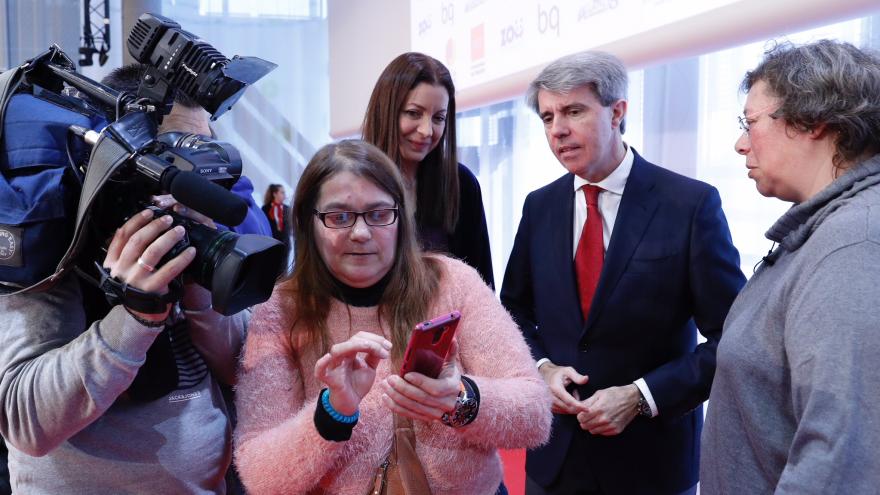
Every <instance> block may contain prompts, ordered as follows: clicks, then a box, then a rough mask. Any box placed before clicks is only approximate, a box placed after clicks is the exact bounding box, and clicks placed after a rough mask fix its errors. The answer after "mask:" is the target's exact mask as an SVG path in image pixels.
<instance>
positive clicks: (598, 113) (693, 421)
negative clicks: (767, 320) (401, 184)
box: [501, 52, 745, 495]
mask: <svg viewBox="0 0 880 495" xmlns="http://www.w3.org/2000/svg"><path fill="white" fill-rule="evenodd" d="M626 87H627V73H626V69H625V68H624V67H623V64H622V63H621V62H620V61H619V60H618V59H617V58H615V57H613V56H611V55H609V54H606V53H602V52H582V53H577V54H574V55H570V56H566V57H563V58H561V59H559V60H557V61H555V62H553V63H551V64H550V65H549V66H547V67H546V68H545V69H544V70H543V71H542V72H541V73H540V74H539V75H538V77H537V78H536V79H535V80H534V81H532V83H531V85H530V87H529V92H528V101H529V104H530V105H531V106H532V107H533V108H534V109H535V110H536V112H537V113H538V115H539V116H540V117H541V120H542V121H543V122H544V130H545V132H546V135H547V141H548V143H549V144H550V147H551V149H552V150H553V153H554V154H555V155H556V157H557V158H558V159H559V161H560V162H561V163H562V165H563V166H564V167H565V169H566V170H568V172H569V173H567V174H566V175H564V176H563V177H561V178H560V179H558V180H556V181H554V182H553V183H551V184H549V185H547V186H545V187H543V188H541V189H538V190H536V191H533V192H532V193H530V194H529V195H528V197H527V198H526V201H525V205H524V206H523V214H522V220H521V222H520V225H519V230H518V231H517V235H516V240H515V242H514V246H513V251H512V252H511V255H510V260H509V262H508V264H507V271H506V273H505V276H504V283H503V286H502V289H501V301H502V302H503V303H504V305H505V306H506V307H507V309H508V310H509V311H510V312H511V314H512V315H513V317H514V319H516V321H517V323H518V324H519V325H520V328H521V329H522V331H523V334H524V335H525V338H526V341H527V342H528V344H529V346H530V347H531V350H532V354H533V356H534V357H535V359H536V360H537V366H538V367H539V370H540V372H541V375H542V376H543V377H544V379H545V380H546V381H547V384H548V385H549V387H550V390H551V392H552V394H553V396H554V412H555V416H554V426H553V428H554V430H553V435H552V436H551V439H550V442H549V443H548V444H547V445H545V446H544V447H541V448H539V449H536V450H533V451H530V452H529V453H528V456H527V462H526V471H527V475H528V476H527V493H528V494H529V495H540V494H560V495H562V494H565V495H572V494H581V493H583V494H594V493H595V494H626V495H634V494H652V495H654V494H661V495H662V494H670V495H678V494H682V493H685V494H687V493H694V492H695V491H696V484H697V476H698V466H699V457H698V456H699V450H700V449H699V441H700V430H701V427H702V420H703V415H702V402H703V401H704V400H706V398H707V397H708V395H709V387H710V385H711V383H712V377H713V374H714V370H715V348H716V346H717V344H718V339H719V338H720V337H721V328H722V324H723V322H724V318H725V316H726V315H727V311H728V309H729V307H730V304H731V303H732V302H733V299H734V297H735V296H736V294H737V292H739V290H740V288H741V287H742V285H743V284H744V283H745V277H744V276H743V274H742V272H741V271H740V269H739V253H738V252H737V251H736V248H734V246H733V244H732V242H731V238H730V231H729V229H728V226H727V221H726V219H725V218H724V213H723V212H722V211H721V199H720V197H719V195H718V191H717V190H716V189H715V188H713V187H711V186H709V185H707V184H704V183H702V182H699V181H696V180H693V179H690V178H687V177H684V176H681V175H678V174H675V173H673V172H670V171H667V170H665V169H663V168H660V167H658V166H656V165H653V164H651V163H648V162H647V161H645V160H644V159H643V158H642V157H640V156H639V155H638V154H637V153H636V152H635V150H633V149H632V147H630V146H628V145H627V144H626V143H624V141H623V138H622V134H623V131H624V117H625V116H626V111H627V101H626V99H625V98H626ZM697 329H699V331H700V333H701V334H703V336H704V337H705V338H706V342H704V343H702V344H700V345H697V335H696V332H697Z"/></svg>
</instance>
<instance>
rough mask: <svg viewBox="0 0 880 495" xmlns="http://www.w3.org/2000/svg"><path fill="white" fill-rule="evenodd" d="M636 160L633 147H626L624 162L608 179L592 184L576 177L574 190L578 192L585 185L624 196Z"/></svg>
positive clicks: (622, 161)
mask: <svg viewBox="0 0 880 495" xmlns="http://www.w3.org/2000/svg"><path fill="white" fill-rule="evenodd" d="M624 145H626V143H624ZM634 159H635V155H634V154H633V150H632V146H628V145H626V153H625V154H624V155H623V160H621V162H620V165H618V166H617V168H615V169H614V171H613V172H611V173H610V174H608V177H605V178H604V179H602V180H601V181H599V182H590V181H588V180H586V179H582V178H580V177H578V176H577V175H575V176H574V190H575V191H577V190H578V189H580V188H581V187H583V186H584V185H585V184H592V185H595V186H599V187H601V188H602V190H604V191H608V192H612V193H614V194H617V195H621V196H622V195H623V188H624V187H626V180H627V179H628V178H629V173H630V171H631V170H632V166H633V160H634Z"/></svg>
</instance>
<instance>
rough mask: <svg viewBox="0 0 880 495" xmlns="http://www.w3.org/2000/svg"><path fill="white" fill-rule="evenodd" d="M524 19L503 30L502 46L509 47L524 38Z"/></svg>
mask: <svg viewBox="0 0 880 495" xmlns="http://www.w3.org/2000/svg"><path fill="white" fill-rule="evenodd" d="M523 29H524V28H523V18H522V17H520V18H519V19H517V20H515V21H513V22H512V23H511V24H509V25H508V26H507V27H505V28H502V29H501V46H507V45H509V44H511V43H513V42H514V41H517V40H519V39H520V38H522V36H523Z"/></svg>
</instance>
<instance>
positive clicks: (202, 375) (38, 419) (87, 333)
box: [0, 81, 261, 494]
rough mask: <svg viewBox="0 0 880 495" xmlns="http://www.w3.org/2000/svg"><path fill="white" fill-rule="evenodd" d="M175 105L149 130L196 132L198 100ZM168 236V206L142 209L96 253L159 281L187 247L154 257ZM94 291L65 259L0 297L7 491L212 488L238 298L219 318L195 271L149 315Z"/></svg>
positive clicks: (111, 265) (137, 281) (225, 433)
mask: <svg viewBox="0 0 880 495" xmlns="http://www.w3.org/2000/svg"><path fill="white" fill-rule="evenodd" d="M109 82H111V84H112V81H109ZM175 109H177V110H178V113H179V114H181V115H182V117H181V118H177V117H173V116H171V115H169V116H168V117H166V119H165V121H164V122H163V126H162V128H161V130H162V131H169V130H176V131H182V132H196V133H203V134H204V133H205V132H203V131H204V129H197V128H195V127H189V124H196V122H197V121H196V120H195V119H190V118H189V117H187V115H189V116H195V115H198V112H188V111H184V110H183V109H180V108H179V106H178V105H177V104H175ZM197 110H199V111H201V110H200V109H197ZM11 113H14V112H9V111H8V112H7V115H9V114H11ZM193 113H194V114H195V115H192V114H193ZM203 122H204V124H205V128H207V120H206V118H204V119H203ZM174 127H176V128H174ZM208 132H209V131H208ZM160 200H161V201H164V202H166V204H168V201H169V199H168V198H160ZM172 202H173V201H172ZM174 209H175V211H177V212H179V213H181V214H184V215H187V216H189V217H191V218H193V219H195V220H196V221H202V223H205V224H208V225H212V224H213V222H211V221H210V220H209V219H207V218H205V217H202V216H201V215H198V214H197V213H195V212H191V211H189V210H186V209H185V208H184V207H183V206H182V205H174ZM258 213H260V212H259V211H258ZM260 214H261V213H260ZM182 235H183V229H182V227H175V228H171V222H170V217H169V216H168V215H162V216H158V217H155V216H154V215H153V213H151V212H150V211H149V210H145V211H142V212H140V213H138V214H136V215H134V216H132V217H131V218H130V219H129V220H128V221H127V222H126V223H125V224H124V225H122V226H121V227H120V228H119V229H118V230H117V231H116V233H115V234H114V235H113V237H112V239H111V240H110V243H109V246H108V248H107V253H106V257H105V258H104V260H103V266H104V267H105V269H107V270H108V271H109V272H110V274H111V275H112V276H114V277H116V278H118V279H119V280H120V281H122V282H124V283H127V284H129V285H130V286H132V287H134V288H137V289H140V290H141V291H144V292H149V293H155V294H164V293H166V292H167V291H168V290H169V283H170V282H171V281H172V280H174V279H175V278H176V277H177V276H178V275H180V274H181V273H182V271H183V270H184V269H185V268H186V266H187V265H188V264H189V263H190V262H191V261H192V260H193V258H194V254H195V253H194V248H188V249H187V250H185V251H184V252H183V253H181V254H179V255H178V256H177V257H175V258H173V259H172V260H170V261H169V262H167V263H165V264H164V265H162V266H161V267H159V266H157V265H158V264H159V260H160V259H162V257H163V256H164V255H165V254H166V253H167V252H168V251H169V250H170V249H171V247H172V246H173V245H174V244H175V243H176V242H177V241H178V240H179V239H180V238H181V237H182ZM82 265H83V266H86V265H87V263H83V264H82ZM96 293H97V290H96V289H95V288H94V287H92V286H90V285H89V284H87V283H84V282H83V281H81V279H80V278H79V277H77V276H76V275H75V274H73V272H68V273H67V274H66V275H65V276H64V277H63V278H62V279H61V280H60V281H59V282H58V284H57V285H56V286H54V287H53V288H52V289H51V290H49V291H46V292H42V293H30V294H25V295H18V296H10V297H4V298H0V314H3V316H4V317H3V318H2V319H0V401H2V406H3V408H2V410H0V432H2V434H3V436H4V438H5V439H6V440H7V443H8V445H9V447H10V449H9V450H10V452H9V470H10V474H11V478H12V479H11V481H12V487H13V491H15V492H21V493H47V494H48V493H53V494H54V493H95V492H104V493H224V492H225V490H226V486H225V482H224V476H225V474H226V471H227V468H228V466H229V465H230V461H231V444H230V439H231V423H230V421H229V418H228V412H227V408H226V407H225V404H224V400H223V397H222V395H221V390H220V384H221V383H227V384H231V383H232V382H233V381H234V378H235V369H236V362H237V357H238V354H239V351H240V349H241V343H242V341H243V338H244V334H245V329H246V326H247V321H248V319H249V316H250V315H249V311H244V312H241V313H239V314H237V315H234V316H230V317H224V316H222V315H220V314H218V313H216V312H215V311H213V310H212V309H211V305H210V300H211V295H210V293H209V292H208V291H207V290H205V289H204V288H202V287H199V286H197V285H195V284H186V285H185V287H184V292H183V297H182V299H181V301H180V302H179V303H175V304H168V305H167V306H166V307H165V308H164V311H163V312H161V313H159V314H147V313H140V312H137V311H134V310H132V309H130V308H127V307H125V306H124V305H118V306H115V307H113V308H110V309H109V311H107V310H106V308H104V307H102V304H104V303H103V302H102V301H101V299H100V298H99V297H95V296H96ZM104 305H105V304H104ZM105 306H106V305H105ZM93 320H94V321H93Z"/></svg>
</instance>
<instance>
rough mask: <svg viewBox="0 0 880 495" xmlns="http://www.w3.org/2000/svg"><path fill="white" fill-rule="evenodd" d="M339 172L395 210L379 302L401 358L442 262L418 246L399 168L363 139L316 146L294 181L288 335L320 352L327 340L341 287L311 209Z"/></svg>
mask: <svg viewBox="0 0 880 495" xmlns="http://www.w3.org/2000/svg"><path fill="white" fill-rule="evenodd" d="M343 171H347V172H351V173H352V174H354V175H356V176H358V177H362V178H365V179H367V180H369V181H370V182H372V183H373V184H375V185H376V186H377V187H379V188H380V189H382V190H383V191H385V192H387V193H388V194H389V195H390V196H391V197H392V198H393V199H394V202H395V203H396V204H397V208H398V210H399V215H398V220H397V222H398V225H397V244H396V253H395V260H394V264H393V265H392V266H391V269H390V271H389V273H390V277H389V280H388V285H387V286H386V287H385V292H384V293H383V294H382V299H381V301H380V303H379V318H380V319H381V320H383V321H385V322H387V325H388V326H389V328H390V330H391V336H390V337H391V338H390V340H391V342H392V343H393V344H394V346H393V349H394V356H395V358H397V359H399V358H400V357H401V356H402V354H403V350H404V348H405V347H406V341H407V339H408V338H409V333H410V330H411V329H412V328H413V326H415V324H416V323H418V322H419V321H421V320H423V319H425V318H426V317H427V314H426V313H427V309H428V302H429V301H430V300H431V297H432V296H433V294H435V293H436V288H437V285H438V281H439V278H440V265H439V263H437V262H436V261H435V260H434V259H433V258H431V257H430V256H429V255H424V254H422V252H421V251H420V249H419V246H418V242H417V240H416V234H415V223H414V221H413V215H412V209H411V207H410V205H409V204H408V203H407V201H406V194H405V192H404V185H403V178H402V177H401V175H400V171H399V170H398V169H397V166H395V165H394V163H393V162H391V160H390V159H389V158H388V157H387V156H385V154H384V153H382V151H380V150H379V149H378V148H376V147H375V146H373V145H371V144H369V143H367V142H364V141H361V140H355V139H352V140H345V141H340V142H339V143H334V144H328V145H326V146H324V147H323V148H321V149H320V150H318V152H317V153H316V154H315V156H314V157H313V158H312V160H311V161H310V162H309V164H308V165H307V166H306V168H305V170H304V171H303V174H302V177H300V179H299V182H298V183H297V186H296V193H295V195H294V200H293V208H292V210H293V211H292V216H293V228H294V231H295V236H294V239H295V241H294V243H295V253H296V261H295V263H294V269H293V274H292V275H291V276H290V277H289V278H288V279H286V280H285V281H283V282H282V283H281V286H280V287H279V289H280V290H282V291H285V292H288V293H289V294H290V302H291V303H292V305H293V307H292V308H291V309H292V310H293V311H294V313H295V319H294V324H293V326H292V328H291V334H290V337H291V339H292V340H299V337H305V338H306V342H307V343H308V344H309V345H315V344H318V345H320V346H321V352H322V353H324V352H327V350H328V349H329V347H330V344H331V342H330V336H329V332H328V329H327V325H326V318H327V314H328V313H329V310H330V304H331V299H332V298H333V297H337V298H338V297H339V293H338V291H339V289H338V288H337V285H336V283H335V282H334V279H333V276H332V275H331V273H330V270H329V269H328V268H327V265H326V264H325V263H324V260H323V259H322V258H321V255H320V253H319V251H318V246H317V244H316V243H315V233H314V226H315V222H320V220H318V219H317V217H316V216H315V214H314V209H315V206H316V205H317V204H318V199H319V197H320V194H321V188H322V186H323V185H324V183H325V182H327V181H328V180H330V178H331V177H333V176H334V175H336V174H338V173H340V172H343ZM300 332H301V333H300Z"/></svg>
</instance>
